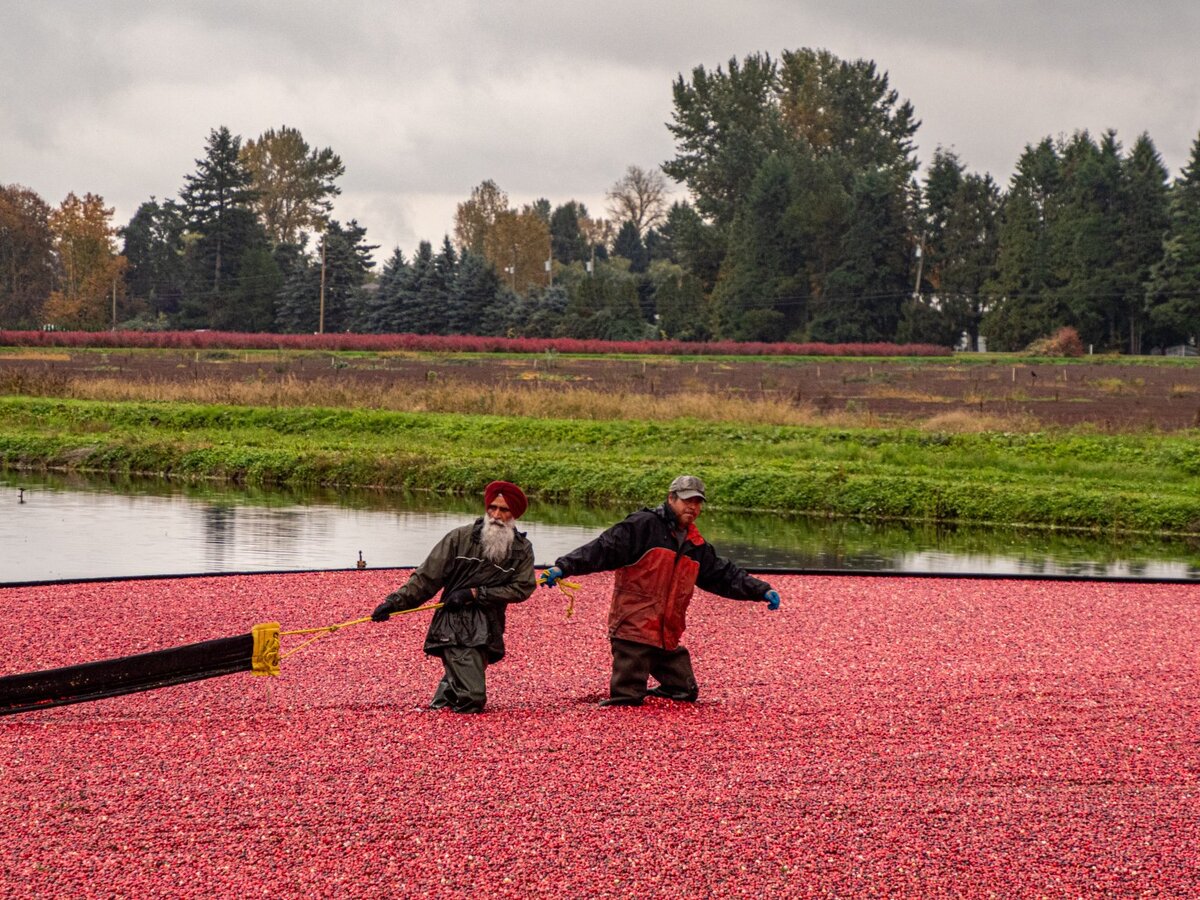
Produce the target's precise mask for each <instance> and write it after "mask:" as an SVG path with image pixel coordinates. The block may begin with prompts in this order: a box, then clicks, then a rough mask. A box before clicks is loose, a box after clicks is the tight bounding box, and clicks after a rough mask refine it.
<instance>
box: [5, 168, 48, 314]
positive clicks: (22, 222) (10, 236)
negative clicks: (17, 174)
mask: <svg viewBox="0 0 1200 900" xmlns="http://www.w3.org/2000/svg"><path fill="white" fill-rule="evenodd" d="M50 215H51V213H50V206H49V205H48V204H47V203H46V201H44V200H43V199H42V198H41V197H39V196H38V195H37V194H36V193H35V192H34V191H31V190H30V189H29V188H25V187H21V186H20V185H16V184H11V185H0V328H35V327H38V326H39V325H41V324H43V318H44V316H43V314H42V309H43V307H44V306H45V303H46V300H47V299H48V298H49V296H50V292H51V291H52V290H53V289H54V235H53V233H52V232H51V230H50Z"/></svg>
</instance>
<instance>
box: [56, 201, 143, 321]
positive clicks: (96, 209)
mask: <svg viewBox="0 0 1200 900" xmlns="http://www.w3.org/2000/svg"><path fill="white" fill-rule="evenodd" d="M112 214H113V209H112V207H106V206H105V205H104V199H103V198H102V197H99V196H97V195H96V194H84V195H83V197H82V198H80V197H78V196H76V195H75V193H73V192H72V193H70V194H68V195H67V198H66V199H65V200H63V202H62V205H61V206H59V207H58V209H56V210H54V211H53V212H52V213H51V214H50V231H51V233H52V234H53V238H54V248H55V251H56V252H57V254H58V267H59V270H58V273H57V279H56V280H57V286H56V288H55V289H54V290H53V291H51V292H50V297H49V299H48V300H47V301H46V307H45V318H46V319H47V321H49V322H51V323H53V324H54V325H55V326H57V327H59V328H78V329H85V330H92V329H98V328H103V327H104V326H105V324H107V323H110V322H112V321H113V309H114V304H115V303H117V302H118V301H119V300H120V298H121V297H123V296H124V293H125V282H124V279H123V278H122V277H121V276H122V275H123V274H124V272H125V265H126V261H125V257H124V256H121V255H119V254H118V253H117V247H116V241H115V236H116V233H117V230H116V229H115V228H114V227H113V226H112V224H111V219H112Z"/></svg>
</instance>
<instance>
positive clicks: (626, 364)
mask: <svg viewBox="0 0 1200 900" xmlns="http://www.w3.org/2000/svg"><path fill="white" fill-rule="evenodd" d="M89 375H90V376H98V375H106V376H110V377H113V376H115V377H119V378H121V379H129V380H134V381H167V382H171V381H189V380H200V379H214V378H216V379H230V380H233V381H244V382H252V381H260V382H262V381H272V380H275V379H280V378H287V379H294V380H299V381H315V380H325V381H330V380H336V381H338V382H342V383H346V382H351V383H362V384H364V385H366V384H379V383H386V384H389V385H405V384H407V385H412V386H414V387H416V386H427V385H429V384H430V383H431V382H439V383H464V384H480V385H496V386H506V387H514V386H521V385H526V386H528V387H530V388H531V389H534V388H537V389H543V390H544V389H552V390H564V391H566V390H572V389H580V388H582V389H590V390H595V391H602V392H606V393H620V394H629V395H634V396H636V395H652V396H659V397H661V396H669V395H671V394H674V393H679V392H697V391H709V392H715V393H719V394H722V395H725V396H734V397H736V396H744V397H750V398H777V399H785V400H788V401H790V402H793V403H796V404H797V405H809V406H811V407H813V408H815V409H816V410H817V411H819V412H822V413H836V412H850V413H858V414H867V415H869V416H870V417H873V418H875V419H877V420H878V421H879V423H880V424H887V423H895V422H903V421H918V420H925V419H929V418H932V417H936V416H941V415H944V414H947V413H958V414H960V415H961V414H969V415H979V416H987V417H1011V418H1025V419H1027V420H1029V421H1030V422H1032V423H1035V424H1036V425H1071V426H1074V425H1083V424H1092V425H1095V426H1096V427H1098V428H1100V429H1103V430H1106V431H1107V430H1142V429H1148V428H1150V429H1160V430H1163V431H1177V430H1180V429H1187V428H1194V427H1200V367H1198V366H1189V365H1169V364H1167V365H1164V364H1161V362H1160V364H1157V365H1150V364H1147V363H1145V362H1142V363H1139V362H1136V361H1122V360H1107V359H1106V360H1103V361H1095V362H1093V361H1090V360H1088V361H1083V362H1078V363H1075V364H1057V365H1056V364H1042V363H1018V364H1013V362H1012V361H1011V359H1008V360H1005V361H999V360H997V361H995V362H988V361H984V360H981V359H980V358H978V357H973V358H969V359H954V360H946V361H944V362H942V361H936V360H935V361H923V362H921V363H919V364H918V363H912V362H907V361H897V362H883V363H881V362H877V361H875V362H869V361H861V362H860V361H818V360H804V361H785V360H765V359H764V360H739V361H737V362H736V363H734V362H728V361H719V360H705V361H700V362H695V361H681V360H678V359H672V358H658V357H646V358H638V359H629V358H623V359H600V358H569V357H568V358H564V357H561V356H555V357H549V356H541V357H522V358H516V357H501V356H497V357H486V356H461V357H453V356H435V355H424V354H422V355H405V354H396V355H383V356H377V357H361V358H360V357H351V356H345V355H342V356H336V357H335V356H333V355H329V354H308V355H297V354H293V355H280V356H278V357H275V356H273V355H272V354H263V353H251V354H243V353H240V352H233V351H198V352H196V351H192V352H175V351H162V352H144V351H138V352H121V351H112V352H107V353H100V352H95V351H92V352H80V351H70V350H19V351H10V352H6V353H0V393H6V392H16V391H21V392H27V391H22V385H33V384H36V383H37V382H39V381H46V380H50V381H53V380H57V379H65V378H69V377H87V376H89Z"/></svg>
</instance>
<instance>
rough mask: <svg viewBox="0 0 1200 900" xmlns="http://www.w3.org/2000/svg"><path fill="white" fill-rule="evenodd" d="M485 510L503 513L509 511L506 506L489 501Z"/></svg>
mask: <svg viewBox="0 0 1200 900" xmlns="http://www.w3.org/2000/svg"><path fill="white" fill-rule="evenodd" d="M487 511H488V512H490V513H504V514H506V515H507V514H508V513H509V512H511V510H510V509H509V508H508V507H507V506H500V505H498V504H496V503H489V504H488V506H487Z"/></svg>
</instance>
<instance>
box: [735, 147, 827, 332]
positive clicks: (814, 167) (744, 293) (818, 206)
mask: <svg viewBox="0 0 1200 900" xmlns="http://www.w3.org/2000/svg"><path fill="white" fill-rule="evenodd" d="M849 212H850V199H849V198H848V197H847V196H846V195H845V193H844V192H843V191H842V189H841V185H840V184H839V183H838V181H837V179H836V177H835V176H834V174H833V172H832V171H831V169H830V166H829V165H828V163H826V162H824V161H820V160H816V159H814V158H813V157H812V156H811V155H809V154H807V153H793V154H773V155H772V156H770V157H769V158H768V159H767V160H766V162H764V163H763V166H762V168H761V169H760V170H759V173H758V175H757V176H756V177H755V179H754V181H753V183H752V184H751V186H750V190H749V192H748V193H747V196H746V198H745V201H744V203H743V205H742V207H741V208H740V209H739V211H738V214H737V216H736V217H735V219H734V221H733V223H732V225H731V226H730V229H729V244H728V252H727V254H726V256H725V258H724V261H723V263H722V266H721V274H720V277H719V279H718V282H717V285H716V288H715V290H714V291H713V308H714V312H715V316H716V319H715V324H716V328H717V333H718V334H719V335H721V336H722V337H727V338H732V339H734V340H744V341H750V340H753V341H772V340H782V339H784V338H786V337H787V336H789V335H799V334H800V333H802V332H803V331H804V329H805V327H806V326H807V324H808V318H809V315H810V303H811V300H812V289H813V286H814V285H817V286H819V285H820V284H821V283H822V281H823V279H824V277H825V276H826V273H827V267H828V266H829V265H830V264H831V262H832V260H834V259H836V257H837V254H839V253H840V252H841V247H840V241H841V238H842V234H843V232H844V230H845V228H846V222H847V216H848V215H849Z"/></svg>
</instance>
